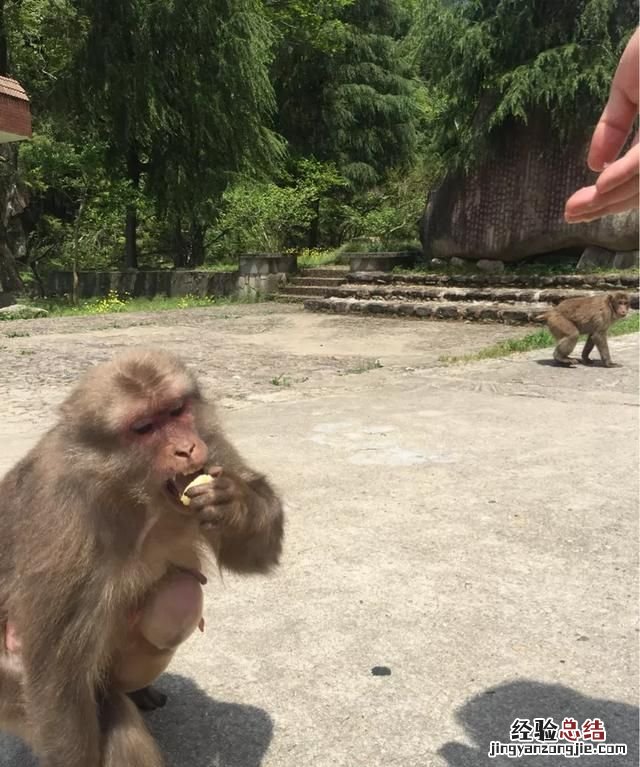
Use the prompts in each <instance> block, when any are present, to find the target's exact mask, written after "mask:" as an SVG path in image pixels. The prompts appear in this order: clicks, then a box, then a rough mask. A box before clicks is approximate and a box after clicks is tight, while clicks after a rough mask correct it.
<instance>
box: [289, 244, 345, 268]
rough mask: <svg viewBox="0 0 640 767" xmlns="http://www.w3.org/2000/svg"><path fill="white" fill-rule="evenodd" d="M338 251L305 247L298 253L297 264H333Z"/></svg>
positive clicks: (312, 265) (306, 265) (316, 265)
mask: <svg viewBox="0 0 640 767" xmlns="http://www.w3.org/2000/svg"><path fill="white" fill-rule="evenodd" d="M337 258H338V253H337V252H336V251H335V250H320V249H319V248H305V249H304V250H302V251H300V252H299V253H298V259H297V260H298V266H301V267H307V268H310V267H311V268H312V267H314V266H315V267H318V266H327V265H328V264H335V263H336V260H337Z"/></svg>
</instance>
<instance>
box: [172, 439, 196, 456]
mask: <svg viewBox="0 0 640 767" xmlns="http://www.w3.org/2000/svg"><path fill="white" fill-rule="evenodd" d="M195 449H196V443H195V442H194V443H193V444H192V445H191V446H190V447H186V446H184V447H178V448H176V455H177V456H178V458H186V459H187V460H189V459H190V458H191V456H192V455H193V451H194V450H195Z"/></svg>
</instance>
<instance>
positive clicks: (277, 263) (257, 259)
mask: <svg viewBox="0 0 640 767" xmlns="http://www.w3.org/2000/svg"><path fill="white" fill-rule="evenodd" d="M239 261H240V276H242V277H244V276H247V275H262V276H266V275H268V274H292V273H293V272H295V271H296V270H297V267H298V258H297V256H296V255H291V254H286V255H285V254H283V253H243V254H242V255H241V256H240V257H239Z"/></svg>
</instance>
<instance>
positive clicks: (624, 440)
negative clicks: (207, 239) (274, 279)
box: [0, 303, 639, 767]
mask: <svg viewBox="0 0 640 767" xmlns="http://www.w3.org/2000/svg"><path fill="white" fill-rule="evenodd" d="M526 332H528V329H527V328H522V327H507V326H503V325H484V324H483V325H478V324H464V323H447V322H424V321H423V322H420V321H409V320H401V319H391V318H389V319H382V318H369V317H367V318H363V317H343V316H331V315H316V314H309V313H306V312H304V311H303V310H302V309H301V308H300V307H298V306H286V305H278V304H271V303H269V304H260V305H251V306H249V305H231V306H226V307H222V308H214V309H198V310H188V311H184V310H183V311H175V312H165V313H154V314H146V315H145V314H137V315H116V316H114V315H109V316H104V317H83V318H75V319H46V320H36V321H23V322H11V323H3V324H0V396H1V399H0V401H1V402H2V419H1V420H0V472H3V471H4V470H6V469H8V468H9V467H10V466H11V465H12V464H13V463H14V462H15V460H16V459H17V458H18V457H19V456H21V455H22V454H23V453H24V452H25V451H26V450H27V449H28V448H29V447H30V446H31V445H32V444H33V443H34V441H35V440H36V439H37V438H38V436H39V435H40V434H41V433H42V431H43V430H44V429H45V428H46V426H47V425H48V424H49V423H51V421H52V419H53V418H54V415H55V408H56V405H57V404H58V403H59V402H60V401H61V399H62V398H63V396H64V395H65V393H66V392H67V391H68V389H69V387H70V386H71V385H72V384H73V382H74V381H75V380H76V378H77V376H78V374H79V373H80V372H81V371H82V370H83V369H84V368H86V367H87V366H88V365H91V364H94V363H96V362H98V361H100V360H103V359H105V358H107V357H109V356H110V355H111V354H112V353H113V352H115V351H117V350H118V349H121V348H123V347H127V346H133V345H148V344H154V345H159V346H161V347H163V348H168V349H171V350H174V351H177V352H180V353H182V354H183V355H184V356H185V357H186V358H187V359H188V360H190V362H191V363H192V364H193V365H194V366H195V368H196V369H197V370H198V371H199V372H200V374H201V376H202V378H203V379H204V383H205V385H206V388H207V389H208V390H209V391H210V392H213V393H214V394H215V395H216V396H217V397H218V399H219V402H220V404H221V410H222V412H221V416H222V419H223V421H224V423H225V426H226V427H227V430H228V432H229V434H230V436H231V437H232V439H233V440H234V442H235V443H236V444H237V446H238V448H239V449H240V451H241V452H242V453H243V454H244V455H245V457H246V458H247V459H248V461H249V462H250V463H251V464H252V465H253V466H255V467H256V468H258V469H260V470H262V471H265V472H266V473H267V474H268V475H269V477H270V478H271V479H272V481H273V482H274V483H275V485H276V486H277V487H278V488H279V489H280V491H281V492H282V494H283V497H284V500H285V506H286V514H287V528H286V541H285V549H284V555H283V561H282V564H281V567H280V568H279V569H278V571H277V572H276V573H275V574H274V575H273V576H271V577H268V578H240V577H238V576H234V575H229V574H228V575H225V577H224V580H222V581H221V580H220V579H219V578H218V577H217V575H216V574H215V573H211V574H210V579H209V583H208V584H207V586H206V594H205V599H206V609H205V618H206V625H207V629H206V631H205V633H204V634H200V633H199V632H198V633H197V635H196V636H194V637H192V638H191V639H189V641H188V642H187V643H186V644H185V645H184V646H183V647H182V648H181V649H180V651H179V652H178V654H177V656H176V658H175V659H174V662H173V663H172V665H171V667H170V669H169V672H168V673H167V674H164V675H163V676H162V677H161V679H160V680H159V683H158V684H159V687H160V688H161V689H163V690H164V691H165V692H167V693H168V694H169V701H168V704H167V706H166V707H165V708H164V709H162V710H161V711H157V712H154V713H153V714H150V715H149V716H148V717H147V721H148V723H149V726H150V727H151V729H152V731H153V732H154V734H155V735H156V737H157V738H158V740H159V742H160V744H161V746H162V749H163V751H164V753H165V754H166V757H167V764H168V765H169V767H481V766H482V765H489V764H491V765H494V766H495V767H506V765H508V764H517V765H518V767H540V766H541V765H542V764H552V765H558V764H564V763H565V762H564V759H563V758H562V757H552V758H544V757H536V756H528V755H525V756H522V757H521V758H518V759H510V758H507V757H504V756H501V757H498V758H495V759H493V758H489V756H488V753H489V749H490V744H491V742H492V741H500V742H503V743H507V744H508V743H509V742H510V729H511V725H512V723H513V722H514V720H516V719H520V720H527V721H529V722H530V723H531V725H532V726H533V722H534V720H535V719H539V720H541V719H544V720H548V719H551V720H552V721H553V722H556V723H561V722H562V721H563V719H564V717H575V719H576V720H577V721H578V723H579V725H580V726H581V725H582V724H583V723H584V722H585V721H586V720H587V719H589V718H591V719H593V718H599V719H600V720H601V721H602V722H603V723H604V726H605V727H606V734H607V743H610V744H623V745H624V746H625V747H626V755H616V756H606V757H604V756H602V757H597V756H596V757H589V758H587V757H585V758H584V763H585V764H586V765H593V767H636V765H637V764H638V631H639V626H638V587H639V582H638V534H639V530H638V502H639V497H638V489H639V469H638V467H639V457H638V447H639V439H638V437H639V430H638V426H639V422H638V407H639V402H638V361H639V359H638V352H639V336H638V334H633V335H628V336H622V337H619V338H614V339H612V340H611V342H610V347H611V352H612V356H613V359H614V360H615V361H617V362H619V363H621V367H616V368H612V369H604V368H602V367H600V366H598V365H594V366H593V367H584V366H578V367H577V368H575V369H571V370H566V369H562V368H556V367H553V366H550V365H549V358H550V355H551V350H550V349H543V350H538V351H534V352H530V353H527V354H523V355H515V356H510V357H507V358H505V359H493V360H486V361H483V362H477V363H471V364H467V365H455V366H443V365H441V364H440V363H439V362H438V358H439V357H440V356H441V355H451V354H463V353H468V352H473V351H476V350H479V349H481V348H483V347H485V346H487V345H490V344H492V343H494V342H495V341H498V340H501V339H505V338H511V337H518V336H521V335H523V334H524V333H526ZM0 545H1V542H0ZM378 668H382V669H383V670H384V671H385V673H384V675H378V673H377V671H376V670H377V669H378ZM582 761H583V760H582V759H581V760H580V764H582ZM33 765H34V761H33V760H32V758H31V757H30V755H29V753H28V750H27V749H26V748H25V746H24V745H23V744H21V743H19V742H18V741H16V740H12V739H10V738H8V737H2V736H0V767H33ZM123 767H125V766H124V765H123Z"/></svg>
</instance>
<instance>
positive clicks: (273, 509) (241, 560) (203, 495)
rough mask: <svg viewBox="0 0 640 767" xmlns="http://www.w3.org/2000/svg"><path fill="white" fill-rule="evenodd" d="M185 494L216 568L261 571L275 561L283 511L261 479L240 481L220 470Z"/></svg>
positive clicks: (266, 570)
mask: <svg viewBox="0 0 640 767" xmlns="http://www.w3.org/2000/svg"><path fill="white" fill-rule="evenodd" d="M213 471H215V469H213ZM189 495H190V496H191V504H190V506H189V508H190V509H191V510H192V512H195V513H197V514H198V516H199V517H200V520H201V527H202V532H203V535H204V536H205V538H206V539H207V541H208V542H209V544H210V545H211V547H212V548H213V550H214V551H215V553H216V556H217V558H218V562H219V564H220V565H221V566H222V567H226V568H228V569H230V570H235V571H236V572H240V573H266V572H268V571H269V570H271V569H272V568H273V567H274V566H275V565H277V564H278V561H279V559H280V553H281V550H282V538H283V533H284V514H283V510H282V504H281V502H280V499H279V498H278V496H277V495H276V493H275V492H274V490H273V489H272V487H271V485H270V484H269V483H268V481H267V480H266V479H265V478H264V477H260V476H257V475H256V476H253V477H252V478H248V479H247V480H245V479H243V478H242V477H240V476H239V475H237V474H235V473H233V472H230V471H226V470H222V471H221V472H220V473H218V475H217V476H216V477H215V479H214V481H213V482H212V483H209V484H208V485H200V487H196V488H194V489H193V490H190V491H189Z"/></svg>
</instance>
